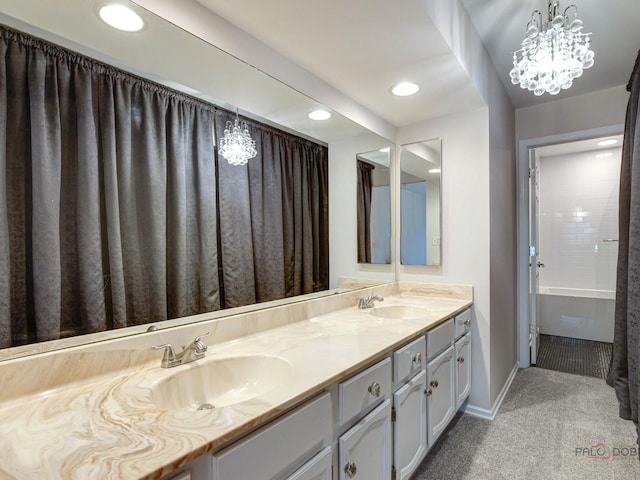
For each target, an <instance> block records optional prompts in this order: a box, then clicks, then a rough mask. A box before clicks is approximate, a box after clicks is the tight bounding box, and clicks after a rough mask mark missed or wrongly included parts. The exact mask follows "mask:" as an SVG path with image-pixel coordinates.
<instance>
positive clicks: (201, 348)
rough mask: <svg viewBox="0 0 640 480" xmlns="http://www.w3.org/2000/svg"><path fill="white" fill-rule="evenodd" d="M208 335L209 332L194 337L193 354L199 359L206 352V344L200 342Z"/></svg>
mask: <svg viewBox="0 0 640 480" xmlns="http://www.w3.org/2000/svg"><path fill="white" fill-rule="evenodd" d="M209 335H211V332H207V333H205V334H203V335H198V336H197V337H196V339H195V340H194V341H193V346H194V347H195V352H194V354H195V355H196V356H197V357H201V356H203V355H204V353H205V352H206V351H207V344H206V343H204V342H203V341H202V339H203V338H205V337H208V336H209Z"/></svg>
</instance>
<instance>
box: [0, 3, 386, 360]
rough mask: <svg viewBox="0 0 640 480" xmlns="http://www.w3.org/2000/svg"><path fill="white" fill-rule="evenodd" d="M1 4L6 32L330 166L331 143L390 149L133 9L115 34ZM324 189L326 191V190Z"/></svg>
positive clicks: (39, 8) (86, 6)
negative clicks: (237, 121)
mask: <svg viewBox="0 0 640 480" xmlns="http://www.w3.org/2000/svg"><path fill="white" fill-rule="evenodd" d="M5 3H6V4H5V5H3V10H2V13H0V23H2V24H4V25H7V26H8V27H10V28H14V29H16V30H20V31H23V32H26V33H28V34H31V35H33V36H36V37H39V38H42V39H44V40H46V41H50V42H52V43H55V44H58V45H60V46H62V47H64V48H68V49H70V50H73V51H77V52H79V53H81V54H83V55H86V56H88V57H91V58H95V59H97V60H99V61H101V62H104V63H108V64H110V65H114V66H116V67H118V68H121V69H123V70H126V71H129V72H132V73H134V74H136V75H140V76H143V77H146V78H149V79H151V80H153V81H155V82H157V83H160V84H163V85H166V86H168V87H170V88H174V89H176V90H180V91H183V92H184V93H187V94H189V95H192V96H194V97H197V98H200V99H203V100H205V101H207V102H211V103H212V104H215V105H217V106H221V107H223V108H227V109H229V110H234V111H235V110H236V109H239V110H240V113H241V115H244V116H246V117H248V118H254V119H257V120H259V121H261V122H264V123H266V124H268V125H272V126H275V127H276V128H280V129H283V130H284V131H288V132H293V133H295V134H296V135H299V136H301V137H303V138H308V139H311V140H313V141H316V142H318V143H320V144H324V145H327V146H328V147H329V152H330V153H329V156H330V161H331V148H330V147H331V145H332V143H333V142H338V141H339V142H342V143H343V144H346V143H348V142H347V141H346V140H345V139H348V138H351V137H357V138H359V139H360V143H359V144H360V145H361V144H362V139H363V138H365V139H367V138H370V139H371V145H370V146H369V148H371V149H373V148H379V147H378V146H379V145H380V144H386V145H389V146H390V145H391V142H389V141H387V140H384V139H382V138H381V137H379V136H378V135H376V134H374V133H372V132H370V131H368V130H367V129H365V128H364V127H362V126H360V125H359V124H357V123H355V122H353V121H351V120H349V119H347V118H346V117H343V116H341V115H339V114H337V113H335V112H331V113H332V116H331V118H330V119H329V120H326V121H314V120H311V119H310V118H309V117H308V113H309V112H311V111H312V110H316V109H319V108H323V109H325V110H327V111H329V109H326V108H325V107H323V106H322V105H320V104H319V103H318V102H316V101H315V100H313V99H310V98H308V97H306V96H304V95H302V94H300V93H299V92H298V91H296V90H294V89H292V88H290V87H288V86H286V85H284V84H282V83H280V82H279V81H277V80H275V79H274V78H273V77H271V76H269V75H266V74H264V73H263V72H261V71H259V70H257V69H256V68H254V67H252V66H251V65H248V64H246V63H244V62H242V61H240V60H238V59H237V58H235V57H233V56H231V55H229V54H227V53H225V52H223V51H221V50H219V49H218V48H217V47H215V46H213V45H211V44H209V43H207V42H205V41H203V40H202V39H200V38H197V37H196V36H194V35H192V34H190V33H189V32H187V31H185V30H183V29H181V28H178V27H176V26H175V25H173V24H171V23H169V22H167V21H166V20H164V19H162V18H160V17H158V16H156V15H153V14H151V13H150V12H148V11H146V10H144V9H140V10H141V13H142V14H143V17H144V20H145V22H146V26H145V29H144V30H143V31H142V32H139V33H134V34H122V33H121V32H116V31H114V30H112V29H110V27H107V26H106V25H105V24H103V23H102V22H101V21H100V20H99V18H98V17H97V15H96V12H95V5H94V4H93V3H92V2H86V1H84V0H65V1H63V2H49V1H45V0H28V1H27V0H26V1H21V2H5ZM185 52H188V54H186V53H185ZM169 60H170V61H169ZM356 153H357V152H356V151H353V156H352V157H351V158H355V155H356ZM387 155H388V154H387ZM335 188H339V186H338V187H335ZM331 189H332V186H331V185H330V186H329V190H330V191H331ZM387 256H388V254H387ZM334 291H335V290H328V291H326V292H317V293H314V294H309V295H304V296H302V297H292V298H288V299H284V300H276V301H272V302H269V303H268V304H266V305H250V306H245V307H238V308H234V309H232V310H230V311H219V312H214V313H211V314H207V315H206V319H211V318H217V317H219V316H225V315H229V314H234V313H239V312H246V311H249V310H252V309H259V308H265V307H268V306H273V305H274V304H282V303H286V302H290V301H298V300H301V299H306V298H310V297H317V296H321V295H328V294H331V293H333V292H334ZM202 317H203V316H202V315H200V316H196V317H188V318H187V317H186V318H180V319H173V320H167V321H162V322H157V323H155V324H154V326H155V327H157V328H166V327H171V326H175V325H180V324H184V323H189V322H193V321H198V320H202V319H204V318H202ZM147 328H148V325H139V326H133V327H127V328H122V329H119V330H117V331H115V330H114V331H109V332H101V333H97V334H89V335H80V336H77V337H73V338H67V339H63V340H56V341H52V342H44V343H43V344H39V345H38V346H31V347H30V346H25V348H22V347H15V348H9V349H6V350H4V351H0V360H1V359H8V358H14V357H18V356H23V355H28V354H31V353H37V352H40V351H47V350H51V349H57V348H64V347H69V346H74V345H79V344H83V343H88V342H94V341H99V340H103V339H107V338H108V339H111V338H115V337H118V336H124V335H130V334H136V333H144V332H145V331H146V330H147Z"/></svg>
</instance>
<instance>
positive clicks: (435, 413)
mask: <svg viewBox="0 0 640 480" xmlns="http://www.w3.org/2000/svg"><path fill="white" fill-rule="evenodd" d="M455 364H456V362H455V350H454V348H453V345H451V346H450V347H449V348H448V349H446V350H445V351H444V352H442V353H441V354H440V355H438V356H437V357H436V358H434V359H433V360H432V361H431V362H429V364H428V365H427V397H428V399H427V418H428V426H429V428H428V432H429V447H431V446H432V445H433V443H434V442H435V441H436V440H437V438H438V437H439V436H440V434H441V433H442V432H443V430H444V429H445V428H446V427H447V424H448V423H449V421H450V420H451V419H452V418H453V415H454V414H455V412H456V396H455Z"/></svg>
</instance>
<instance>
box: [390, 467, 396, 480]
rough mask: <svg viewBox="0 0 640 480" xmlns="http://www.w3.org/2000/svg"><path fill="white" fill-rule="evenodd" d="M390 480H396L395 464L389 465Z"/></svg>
mask: <svg viewBox="0 0 640 480" xmlns="http://www.w3.org/2000/svg"><path fill="white" fill-rule="evenodd" d="M391 480H396V467H395V465H392V466H391Z"/></svg>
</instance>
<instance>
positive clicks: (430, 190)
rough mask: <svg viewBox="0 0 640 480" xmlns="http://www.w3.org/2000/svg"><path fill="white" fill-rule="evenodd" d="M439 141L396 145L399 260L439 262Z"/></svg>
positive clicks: (415, 262) (440, 202)
mask: <svg viewBox="0 0 640 480" xmlns="http://www.w3.org/2000/svg"><path fill="white" fill-rule="evenodd" d="M441 172H442V141H441V140H440V139H439V138H435V139H431V140H425V141H422V142H416V143H410V144H406V145H402V146H401V148H400V262H401V263H402V264H403V265H428V266H438V265H440V264H441V250H440V248H441V247H440V245H441V242H442V238H441V226H442V196H441V186H442V183H441V175H442V173H441Z"/></svg>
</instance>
